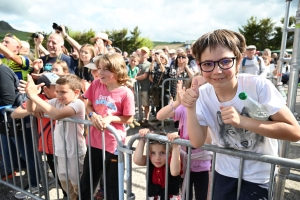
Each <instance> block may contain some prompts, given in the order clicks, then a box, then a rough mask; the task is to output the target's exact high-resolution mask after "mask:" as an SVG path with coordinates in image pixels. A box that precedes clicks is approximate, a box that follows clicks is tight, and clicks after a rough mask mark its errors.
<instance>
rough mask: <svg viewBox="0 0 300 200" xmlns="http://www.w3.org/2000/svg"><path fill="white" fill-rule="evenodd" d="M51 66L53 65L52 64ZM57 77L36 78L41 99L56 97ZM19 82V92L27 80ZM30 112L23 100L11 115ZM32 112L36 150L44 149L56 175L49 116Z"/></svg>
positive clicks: (22, 89)
mask: <svg viewBox="0 0 300 200" xmlns="http://www.w3.org/2000/svg"><path fill="white" fill-rule="evenodd" d="M58 62H64V61H58ZM53 67H54V65H53ZM66 67H67V66H66ZM67 68H68V67H67ZM58 79H59V76H57V75H55V74H53V73H44V74H43V75H42V76H41V77H40V78H39V79H38V81H37V83H38V84H39V87H41V91H42V92H41V93H40V94H39V95H38V96H39V97H40V98H41V99H42V100H44V101H46V102H47V101H48V100H50V99H53V98H56V94H57V93H56V90H55V85H56V81H57V80H58ZM20 82H21V84H20V87H19V89H20V92H25V85H26V84H27V82H26V81H22V80H21V81H20ZM30 114H31V113H30V112H28V111H27V109H26V102H24V103H23V104H22V105H21V106H19V107H18V108H16V109H15V110H14V111H13V112H12V114H11V117H12V118H23V117H26V116H28V115H30ZM34 114H35V116H37V117H38V120H37V125H38V127H37V131H38V135H39V141H38V151H39V152H43V149H44V150H45V154H46V157H47V163H48V165H49V167H50V169H51V172H52V174H53V177H56V174H55V167H56V166H55V165H54V157H53V156H54V151H53V144H52V130H51V121H50V119H49V118H46V117H44V116H43V115H41V113H34ZM40 119H41V120H42V123H41V121H40ZM52 124H53V126H55V121H52ZM41 130H42V131H41ZM41 136H43V137H44V138H42V137H41ZM43 139H44V141H43ZM43 142H44V146H43ZM58 184H59V186H60V188H62V187H61V183H60V181H58ZM63 195H64V197H67V193H66V192H65V191H64V190H63ZM15 197H16V198H17V199H25V198H26V194H24V193H21V192H17V193H16V194H15Z"/></svg>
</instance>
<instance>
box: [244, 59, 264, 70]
mask: <svg viewBox="0 0 300 200" xmlns="http://www.w3.org/2000/svg"><path fill="white" fill-rule="evenodd" d="M255 57H256V60H257V62H258V65H259V73H261V60H260V59H259V57H258V56H255ZM246 60H247V58H246V57H245V58H243V60H242V67H244V66H245V63H246Z"/></svg>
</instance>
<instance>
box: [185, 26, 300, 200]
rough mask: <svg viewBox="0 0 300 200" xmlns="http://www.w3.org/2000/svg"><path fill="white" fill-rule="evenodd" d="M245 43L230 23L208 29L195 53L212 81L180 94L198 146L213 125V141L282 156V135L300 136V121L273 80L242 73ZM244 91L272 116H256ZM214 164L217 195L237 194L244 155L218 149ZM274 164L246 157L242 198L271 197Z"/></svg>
mask: <svg viewBox="0 0 300 200" xmlns="http://www.w3.org/2000/svg"><path fill="white" fill-rule="evenodd" d="M245 48H246V41H245V38H244V36H243V35H241V34H240V33H236V32H233V31H230V30H226V29H220V30H215V31H212V32H209V33H206V34H204V35H203V36H201V37H200V38H199V39H198V40H197V41H196V42H195V44H194V46H193V54H194V55H195V58H196V60H197V63H199V66H200V69H201V72H202V76H203V77H204V79H205V80H206V81H207V82H208V84H205V85H203V86H200V88H199V89H195V88H189V89H187V90H186V91H185V93H184V94H183V98H182V99H181V101H182V104H183V105H184V106H185V107H186V108H187V109H186V110H187V128H188V135H189V138H190V141H191V144H192V145H193V147H195V148H199V147H201V146H202V145H203V144H204V142H205V140H206V137H207V134H209V133H208V132H207V130H208V128H210V130H211V137H212V143H213V144H215V145H218V146H219V147H225V148H234V149H238V150H241V151H246V152H253V153H259V154H266V155H272V156H278V141H277V140H278V139H280V140H288V141H298V140H299V139H300V127H299V124H298V122H297V120H296V119H295V117H294V116H293V114H292V112H291V111H290V109H289V108H288V107H287V106H286V101H285V100H284V99H283V97H282V95H281V94H280V93H279V92H278V90H277V89H276V88H275V87H274V85H273V84H272V83H271V82H270V81H268V80H266V78H263V77H260V76H253V75H251V74H238V75H237V73H238V69H239V66H240V64H241V62H242V59H243V58H242V55H243V53H244V50H245ZM192 84H194V82H192ZM241 92H246V93H247V94H248V96H250V97H252V98H253V99H255V100H256V101H258V102H259V103H260V104H261V105H262V106H263V107H264V108H265V109H266V112H267V114H268V116H269V118H270V120H258V119H255V118H251V117H250V114H251V113H250V109H249V108H248V107H247V106H245V105H244V102H243V101H242V100H241V99H239V97H238V96H239V94H240V93H241ZM282 133H284V134H282ZM215 169H216V171H215V174H214V181H213V183H214V190H213V200H227V199H236V198H237V187H238V176H239V170H240V159H239V158H236V157H234V156H232V155H226V154H217V156H216V166H215ZM270 170H271V164H269V163H264V162H258V161H253V160H246V161H245V165H244V168H243V172H242V174H243V175H242V183H241V191H240V196H239V199H253V198H255V199H267V198H268V186H269V184H270V182H269V181H270Z"/></svg>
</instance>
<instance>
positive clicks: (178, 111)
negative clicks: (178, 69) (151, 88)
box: [157, 73, 212, 200]
mask: <svg viewBox="0 0 300 200" xmlns="http://www.w3.org/2000/svg"><path fill="white" fill-rule="evenodd" d="M199 74H200V73H198V74H197V75H195V76H194V77H193V79H196V80H197V81H194V85H193V86H191V80H192V79H190V80H189V81H188V82H187V84H185V85H184V86H185V87H186V88H190V87H193V88H199V87H200V86H201V85H203V84H205V83H206V81H205V79H204V78H203V77H202V76H199ZM182 86H183V85H182V81H181V80H179V81H178V84H177V97H176V101H174V102H171V103H170V105H167V106H165V107H163V108H162V109H160V111H159V112H158V113H157V119H158V120H165V119H167V118H173V120H174V122H179V129H178V132H175V133H169V134H168V139H171V142H173V140H174V139H175V138H178V135H179V136H180V138H182V139H185V140H189V136H188V132H187V126H186V125H187V122H186V120H187V118H186V108H185V107H184V106H183V105H181V99H182V94H183V88H182ZM205 143H206V144H211V137H210V134H208V135H207V138H206V140H205ZM180 157H181V160H182V164H183V173H184V176H183V178H184V179H185V178H187V177H186V175H187V171H186V168H187V157H188V155H187V148H186V147H185V146H181V149H180ZM211 159H212V152H209V151H206V150H202V149H195V148H192V149H191V163H190V178H189V182H190V185H189V186H190V187H189V188H186V182H185V181H186V180H184V181H183V184H182V190H181V193H182V195H181V196H184V195H185V194H184V193H183V191H188V192H189V197H190V199H192V198H193V193H194V194H195V199H196V200H206V199H207V191H208V182H209V170H210V167H211ZM193 188H194V191H195V192H193Z"/></svg>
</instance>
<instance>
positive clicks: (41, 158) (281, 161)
mask: <svg viewBox="0 0 300 200" xmlns="http://www.w3.org/2000/svg"><path fill="white" fill-rule="evenodd" d="M11 111H13V109H6V112H5V114H4V116H5V120H7V112H11ZM30 118H31V120H30V123H31V136H32V141H33V148H34V155H28V154H27V152H26V153H25V160H26V163H28V161H29V159H30V157H31V159H32V156H33V158H34V161H35V162H34V163H35V169H36V170H35V174H36V177H37V181H38V183H41V185H42V187H41V188H40V187H38V194H33V193H31V192H27V191H25V190H24V189H22V188H24V181H25V177H24V176H23V175H22V174H20V177H19V178H20V184H19V183H17V177H16V176H15V175H14V173H13V174H12V175H13V177H12V180H9V179H8V178H7V175H8V174H7V169H6V168H5V167H6V163H5V156H7V155H4V154H2V159H3V162H4V168H5V172H4V173H5V175H6V181H3V180H0V183H2V184H4V185H6V186H8V187H10V188H12V189H14V190H16V191H19V192H22V193H24V194H26V195H27V196H28V197H31V198H33V199H50V196H53V194H52V195H50V194H49V190H50V188H51V185H53V184H54V183H55V189H56V198H57V199H59V198H60V195H59V186H58V181H59V180H58V178H57V177H58V176H57V173H56V168H55V172H54V174H56V176H55V177H56V178H55V179H54V180H49V178H48V175H47V172H46V171H47V164H46V153H45V148H44V147H45V146H44V143H45V139H42V143H43V152H38V134H37V133H38V132H37V125H36V120H35V118H34V117H33V116H30ZM21 121H22V138H23V140H24V141H26V137H28V135H26V134H25V124H24V120H23V119H22V120H21ZM59 121H60V123H65V122H73V123H74V126H75V129H76V123H80V124H85V125H87V126H88V127H90V126H91V125H92V123H91V122H90V121H87V120H78V119H71V118H65V119H62V120H59ZM51 125H52V126H53V124H51ZM107 129H108V130H109V131H110V132H112V133H113V134H114V136H115V137H116V140H117V141H118V147H117V150H118V175H119V199H124V192H125V193H126V199H135V195H134V193H133V191H132V183H133V182H132V154H133V152H134V148H133V146H132V145H133V142H134V141H135V140H136V139H138V138H139V137H140V136H139V135H138V134H136V135H134V136H133V137H132V138H131V139H130V140H129V141H128V143H127V146H125V145H123V144H122V140H121V138H120V136H119V135H118V134H117V131H116V130H115V129H114V127H112V126H108V128H107ZM51 130H52V133H53V127H52V128H51ZM14 133H15V138H16V139H19V137H17V136H16V123H15V122H14ZM42 135H43V133H42ZM6 136H7V137H9V135H8V131H6ZM102 137H104V132H102ZM42 138H43V137H42ZM52 138H53V137H52ZM146 138H147V139H152V140H160V141H164V142H167V141H168V139H167V137H165V136H161V135H156V134H148V135H147V136H146ZM87 140H88V141H89V142H90V140H91V138H90V134H89V132H88V135H87ZM2 142H3V141H2V139H1V138H0V144H1V151H2V152H3V143H2ZM77 142H78V141H76V143H77ZM103 142H104V140H103ZM174 143H176V144H179V145H183V146H187V147H188V149H189V151H188V152H190V148H191V147H192V145H191V143H190V142H189V141H188V140H182V139H176V140H175V141H174ZM8 144H9V145H8V146H9V155H8V156H9V157H10V164H11V166H13V159H12V157H13V155H12V153H11V152H12V151H11V144H10V143H8ZM16 144H18V143H16ZM64 144H65V141H64ZM76 145H77V147H78V143H77V144H76ZM103 146H105V145H104V144H103ZM53 148H55V146H54V142H53ZM88 148H89V151H91V149H90V148H91V147H90V146H88ZM16 149H17V151H16V152H17V160H18V170H19V171H20V172H21V171H22V168H21V164H20V163H21V157H20V155H19V153H18V152H19V147H18V145H16ZM26 149H27V148H26V143H25V151H26ZM202 149H204V150H208V151H212V152H214V158H215V155H216V153H222V154H228V155H232V156H236V157H240V163H241V164H240V170H239V184H238V191H240V188H241V181H242V173H243V163H244V161H245V160H248V159H249V160H257V161H260V162H266V163H270V164H271V170H270V177H271V178H270V184H269V199H272V192H273V188H274V187H276V186H277V185H276V184H275V183H274V171H275V168H276V166H279V167H281V168H284V169H286V172H287V173H286V174H285V175H286V176H287V178H288V179H290V180H294V181H300V176H299V175H297V174H292V173H290V169H291V168H295V169H300V162H299V161H294V160H291V159H287V158H281V157H275V156H270V155H262V154H257V153H252V152H245V151H239V150H234V149H224V148H220V147H217V146H213V145H204V146H203V147H202ZM103 152H104V151H103ZM124 153H126V158H127V161H128V162H126V187H127V188H126V190H124V175H125V173H124V172H125V168H124ZM65 155H66V151H65ZM89 155H90V154H89ZM103 156H104V158H105V155H103ZM23 159H24V158H23ZM76 160H77V161H78V160H79V155H78V150H76ZM66 161H67V160H66V159H65V162H66ZM103 161H105V159H103ZM91 162H92V160H91V157H90V158H89V166H90V177H93V174H92V170H91ZM54 163H55V165H56V164H57V159H56V157H55V156H54ZM66 164H67V163H66ZM72 164H73V163H72ZM74 164H76V167H77V172H78V175H79V174H80V172H79V163H78V162H77V163H74ZM103 164H104V163H103ZM189 165H190V153H189V154H188V163H187V170H189V169H190V168H189ZM214 167H215V159H213V162H212V180H213V174H214V171H215V168H214ZM103 171H104V172H103V177H104V195H106V190H105V188H106V187H105V184H106V182H105V180H106V174H105V165H104V167H103ZM26 173H27V175H28V179H29V177H30V175H31V174H30V170H29V169H28V167H27V169H26ZM188 174H189V173H188ZM282 178H285V177H284V176H281V175H280V174H278V175H276V179H279V180H280V179H282ZM67 179H68V174H67ZM90 180H92V179H90ZM186 180H187V183H186V185H187V187H186V188H188V187H189V178H187V179H186ZM92 184H93V183H92V181H90V186H91V194H93V191H92V190H93V189H92V188H93V185H92ZM28 185H29V188H30V189H31V182H30V181H29V180H28ZM166 185H167V184H166ZM67 187H68V184H67ZM80 189H81V188H80V184H79V179H78V193H79V194H80V193H81V190H80ZM67 191H68V188H67ZM212 194H213V182H211V183H210V196H211V195H212ZM146 195H147V194H146ZM165 195H166V194H165ZM186 195H187V198H188V195H189V194H188V193H186ZM237 195H239V192H238V193H237ZM278 195H279V196H278ZM280 195H282V194H281V193H279V194H278V193H276V194H275V195H274V199H280ZM68 199H69V197H68ZM78 199H81V196H80V195H79V196H78ZM91 199H93V195H92V196H91Z"/></svg>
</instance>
